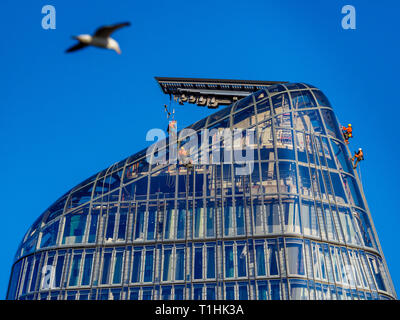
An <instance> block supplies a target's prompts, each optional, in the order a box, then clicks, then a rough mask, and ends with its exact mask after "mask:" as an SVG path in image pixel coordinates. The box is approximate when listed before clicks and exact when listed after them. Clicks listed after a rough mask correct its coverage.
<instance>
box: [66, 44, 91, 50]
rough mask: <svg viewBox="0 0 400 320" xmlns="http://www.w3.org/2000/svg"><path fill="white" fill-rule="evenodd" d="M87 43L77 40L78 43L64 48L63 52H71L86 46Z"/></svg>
mask: <svg viewBox="0 0 400 320" xmlns="http://www.w3.org/2000/svg"><path fill="white" fill-rule="evenodd" d="M87 46H88V45H87V44H85V43H82V42H79V43H78V44H76V45H74V46H72V47H71V48H68V49H67V50H65V52H73V51H77V50H80V49H83V48H86V47H87Z"/></svg>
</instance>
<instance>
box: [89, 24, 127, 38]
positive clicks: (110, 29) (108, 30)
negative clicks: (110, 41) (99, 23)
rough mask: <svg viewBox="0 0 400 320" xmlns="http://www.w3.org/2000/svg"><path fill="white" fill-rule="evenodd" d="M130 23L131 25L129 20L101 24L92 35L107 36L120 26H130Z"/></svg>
mask: <svg viewBox="0 0 400 320" xmlns="http://www.w3.org/2000/svg"><path fill="white" fill-rule="evenodd" d="M130 25H131V23H130V22H123V23H117V24H113V25H110V26H103V27H100V28H98V29H97V30H96V32H95V34H94V36H95V37H104V38H108V37H109V36H110V35H111V34H112V33H113V32H114V31H115V30H117V29H119V28H122V27H127V26H130Z"/></svg>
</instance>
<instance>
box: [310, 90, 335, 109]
mask: <svg viewBox="0 0 400 320" xmlns="http://www.w3.org/2000/svg"><path fill="white" fill-rule="evenodd" d="M313 93H314V95H315V98H317V101H318V104H319V105H320V106H323V107H330V106H331V104H330V103H329V100H328V98H327V97H326V96H325V95H324V94H323V92H322V91H320V90H313Z"/></svg>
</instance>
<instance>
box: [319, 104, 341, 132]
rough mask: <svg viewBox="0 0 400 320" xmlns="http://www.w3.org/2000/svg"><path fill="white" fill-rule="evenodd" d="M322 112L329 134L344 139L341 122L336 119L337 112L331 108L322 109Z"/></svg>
mask: <svg viewBox="0 0 400 320" xmlns="http://www.w3.org/2000/svg"><path fill="white" fill-rule="evenodd" d="M321 114H322V117H323V118H324V121H325V126H326V130H327V133H328V135H330V136H332V137H334V138H336V139H338V140H343V135H342V133H341V130H340V127H339V123H338V121H337V119H336V116H335V114H334V113H333V112H332V111H331V110H329V109H321Z"/></svg>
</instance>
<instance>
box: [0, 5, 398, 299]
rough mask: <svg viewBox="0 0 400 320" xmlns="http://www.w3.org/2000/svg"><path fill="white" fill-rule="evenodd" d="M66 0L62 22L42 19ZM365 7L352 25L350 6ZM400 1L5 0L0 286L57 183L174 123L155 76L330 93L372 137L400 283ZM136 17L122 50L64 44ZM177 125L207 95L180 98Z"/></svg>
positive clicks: (2, 290) (357, 136)
mask: <svg viewBox="0 0 400 320" xmlns="http://www.w3.org/2000/svg"><path fill="white" fill-rule="evenodd" d="M46 4H51V5H53V6H55V8H56V30H44V29H42V27H41V20H42V17H43V15H42V13H41V9H42V6H44V5H46ZM346 4H351V5H353V6H354V7H355V8H356V14H357V29H356V30H343V29H342V27H341V19H342V16H343V15H342V14H341V8H342V6H344V5H346ZM399 9H400V5H399V2H398V1H387V0H381V1H365V0H363V1H361V0H346V1H342V0H337V1H333V0H332V1H296V0H292V1H276V0H275V1H268V0H260V1H233V0H227V1H226V0H224V1H215V0H212V1H209V0H204V1H187V0H186V1H174V0H169V1H152V0H149V1H128V0H126V1H117V0H114V1H100V0H97V1H75V0H74V1H64V0H62V1H61V0H45V1H36V0H32V1H23V2H21V1H14V0H1V2H0V21H1V22H0V23H1V30H2V37H1V41H0V52H1V54H0V57H1V62H0V92H1V94H0V143H1V148H0V168H1V169H0V170H1V179H2V183H1V184H0V201H1V204H2V205H1V210H0V215H1V220H2V223H1V224H0V243H1V248H0V261H1V264H0V297H5V294H6V289H7V284H8V279H9V274H10V268H11V265H12V260H13V256H14V253H15V251H16V249H17V246H18V244H19V242H20V241H21V239H22V237H23V235H24V234H25V232H26V231H27V229H28V228H29V226H30V225H31V224H32V222H33V221H34V220H35V219H36V218H37V217H38V216H39V215H40V214H41V213H42V212H43V211H44V210H45V209H46V208H47V207H48V206H49V205H50V204H51V203H52V202H54V201H55V200H56V199H57V198H58V197H59V196H61V195H62V194H64V193H65V192H66V191H67V190H69V189H70V188H72V187H74V186H75V185H77V184H78V183H80V182H81V181H83V180H84V179H86V178H88V177H89V176H91V175H92V174H94V173H96V172H98V171H99V170H102V169H104V168H106V167H108V166H109V165H111V164H113V163H115V162H117V161H119V160H122V159H123V158H125V157H127V156H129V155H131V154H134V153H136V152H137V151H139V150H140V149H141V148H143V147H145V146H146V145H147V143H146V141H145V135H146V132H147V131H148V130H149V129H151V128H163V129H164V128H165V127H166V119H165V114H164V111H163V109H162V106H163V104H164V103H167V101H168V100H167V97H166V96H164V95H163V94H162V93H161V91H160V89H159V87H158V85H157V83H156V82H155V80H154V78H153V77H154V76H171V77H204V78H233V79H252V80H288V81H292V82H295V81H299V82H306V83H310V84H313V85H315V86H317V87H319V88H320V89H321V90H323V91H324V92H325V94H326V95H327V96H328V97H329V99H330V101H331V103H332V104H333V106H334V108H335V110H336V114H337V115H338V117H339V119H340V120H341V122H342V123H345V124H347V123H349V122H351V123H352V124H353V127H354V139H353V141H352V142H351V149H352V150H355V148H358V147H360V146H361V147H363V149H364V152H365V158H366V160H365V161H364V162H363V163H362V180H363V183H364V190H365V193H366V197H367V200H368V204H369V207H370V209H371V213H372V216H373V220H374V223H375V227H376V229H377V231H378V235H379V238H380V241H381V244H382V247H383V251H384V254H385V257H386V259H387V262H388V265H389V270H390V272H391V275H392V278H393V281H394V283H395V287H396V288H397V289H398V290H399V288H400V257H399V254H398V252H399V249H398V248H399V244H398V238H397V236H398V234H399V230H398V227H399V225H400V213H399V209H398V208H399V205H398V202H397V201H398V200H399V194H400V189H399V184H398V183H397V182H396V181H400V174H399V170H398V165H399V155H400V154H399V149H398V123H399V118H400V108H399V100H397V98H396V97H397V93H398V92H399V90H398V86H399V85H398V84H397V80H398V74H399V73H400V65H399V56H400V52H399V51H400V50H399V48H400V45H399V36H398V31H399V29H400V28H399V26H400V23H399V18H398V16H399V11H400V10H399ZM123 21H131V23H132V26H131V27H129V28H125V29H121V30H119V31H117V32H116V33H115V34H114V37H115V38H116V39H117V40H118V41H119V42H120V45H121V50H122V55H118V54H116V53H115V52H112V51H105V50H100V49H96V48H87V49H85V50H82V51H81V52H75V53H73V54H69V55H68V54H65V53H64V51H65V49H66V48H68V47H69V46H71V45H72V44H73V43H74V41H73V40H72V39H71V38H70V36H71V35H76V34H79V33H91V32H93V31H94V30H95V29H96V28H97V27H98V26H100V25H104V24H111V23H115V22H123ZM176 111H177V118H178V121H179V127H180V128H182V127H183V126H186V125H189V124H191V123H193V122H194V121H196V120H197V119H199V118H202V117H203V116H205V115H206V114H209V113H210V110H208V109H202V108H198V107H193V106H185V107H179V108H177V109H176Z"/></svg>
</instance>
